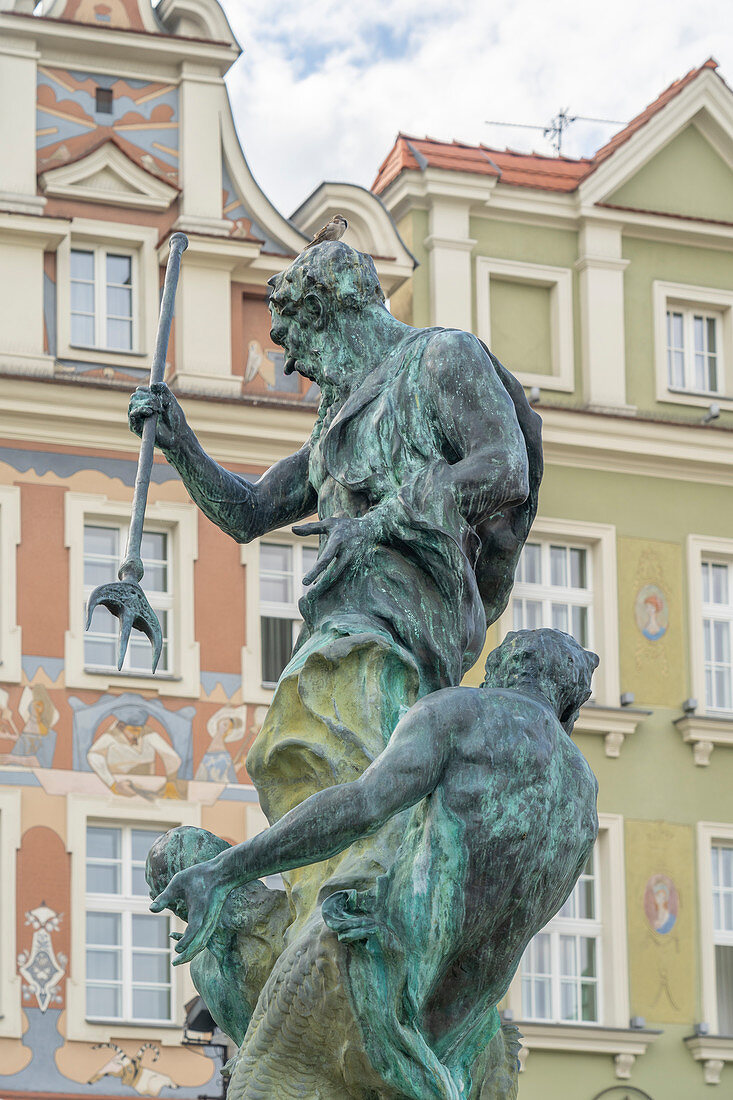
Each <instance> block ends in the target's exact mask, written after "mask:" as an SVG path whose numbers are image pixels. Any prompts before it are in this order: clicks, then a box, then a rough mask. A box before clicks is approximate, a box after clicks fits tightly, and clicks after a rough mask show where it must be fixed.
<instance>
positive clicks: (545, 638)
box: [482, 628, 598, 734]
mask: <svg viewBox="0 0 733 1100" xmlns="http://www.w3.org/2000/svg"><path fill="white" fill-rule="evenodd" d="M597 667H598V657H597V655H596V654H595V653H591V651H590V650H588V649H583V647H582V645H580V644H579V643H578V642H576V640H575V638H572V637H571V636H570V635H569V634H563V632H562V631H561V630H550V629H549V628H543V629H540V630H515V631H512V632H511V633H510V634H507V636H506V638H505V639H504V641H503V642H502V643H501V645H500V646H498V647H497V648H496V649H494V650H492V652H491V653H490V654H489V656H488V658H487V660H486V678H485V680H484V682H483V684H482V687H488V688H510V689H511V688H514V689H516V690H517V691H528V692H534V693H537V692H539V693H540V694H542V695H544V697H545V698H546V699H547V700H548V702H549V703H550V704H551V705H552V707H553V709H554V711H555V713H556V714H557V717H558V719H559V720H560V723H561V725H562V726H563V728H564V729H565V731H566V733H568V734H570V733H572V731H573V726H574V725H575V720H576V718H577V717H578V711H579V710H580V708H581V706H582V705H583V703H585V702H586V700H587V699H589V698H590V695H591V680H592V678H593V671H594V669H596V668H597Z"/></svg>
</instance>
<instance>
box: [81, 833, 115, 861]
mask: <svg viewBox="0 0 733 1100" xmlns="http://www.w3.org/2000/svg"><path fill="white" fill-rule="evenodd" d="M121 843H122V836H121V834H120V830H119V829H106V828H104V826H98V825H90V826H89V828H88V829H87V857H88V858H95V859H119V858H120V845H121Z"/></svg>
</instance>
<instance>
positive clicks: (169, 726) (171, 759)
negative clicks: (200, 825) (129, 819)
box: [69, 692, 196, 799]
mask: <svg viewBox="0 0 733 1100" xmlns="http://www.w3.org/2000/svg"><path fill="white" fill-rule="evenodd" d="M69 705H70V707H71V709H72V711H73V712H74V725H73V744H74V769H75V770H76V771H91V772H94V774H95V775H96V776H97V777H98V778H99V779H100V780H101V781H102V783H103V784H104V785H105V787H106V788H107V789H108V790H110V791H112V793H113V794H118V795H121V796H123V797H127V798H129V797H133V796H135V795H137V796H138V797H141V798H149V799H154V798H160V797H163V798H186V797H187V786H186V781H187V780H189V779H191V777H192V770H193V756H192V737H191V731H192V724H193V717H194V715H195V713H196V711H195V708H194V707H182V708H181V709H180V710H178V711H170V710H168V709H167V708H166V707H165V706H164V705H163V703H161V702H160V700H158V699H143V698H142V697H141V696H139V695H136V694H134V693H132V692H125V694H124V695H110V694H106V695H103V696H102V697H101V698H100V699H99V700H98V701H97V702H96V703H94V704H92V705H89V704H86V703H83V702H82V701H81V699H78V698H77V697H76V696H71V697H70V698H69Z"/></svg>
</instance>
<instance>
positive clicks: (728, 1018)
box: [711, 844, 733, 1035]
mask: <svg viewBox="0 0 733 1100" xmlns="http://www.w3.org/2000/svg"><path fill="white" fill-rule="evenodd" d="M711 854H712V873H713V941H714V944H715V990H716V996H717V1001H718V1034H719V1035H733V845H730V844H713V846H712V849H711Z"/></svg>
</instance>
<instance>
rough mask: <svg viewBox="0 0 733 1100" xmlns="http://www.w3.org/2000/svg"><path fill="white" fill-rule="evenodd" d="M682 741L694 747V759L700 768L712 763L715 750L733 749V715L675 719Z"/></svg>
mask: <svg viewBox="0 0 733 1100" xmlns="http://www.w3.org/2000/svg"><path fill="white" fill-rule="evenodd" d="M674 724H675V726H676V727H677V729H678V730H679V731H680V733H681V734H682V740H683V741H684V742H685V743H686V744H688V745H692V757H693V760H694V761H695V763H696V764H697V766H698V767H699V768H705V767H707V765H708V764H709V763H710V757H711V756H712V753H713V749H714V748H715V747H716V745H719V746H720V747H721V748H733V715H731V716H730V717H728V718H726V717H718V716H713V715H707V714H685V715H683V716H682V718H676V719H675V723H674Z"/></svg>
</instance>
